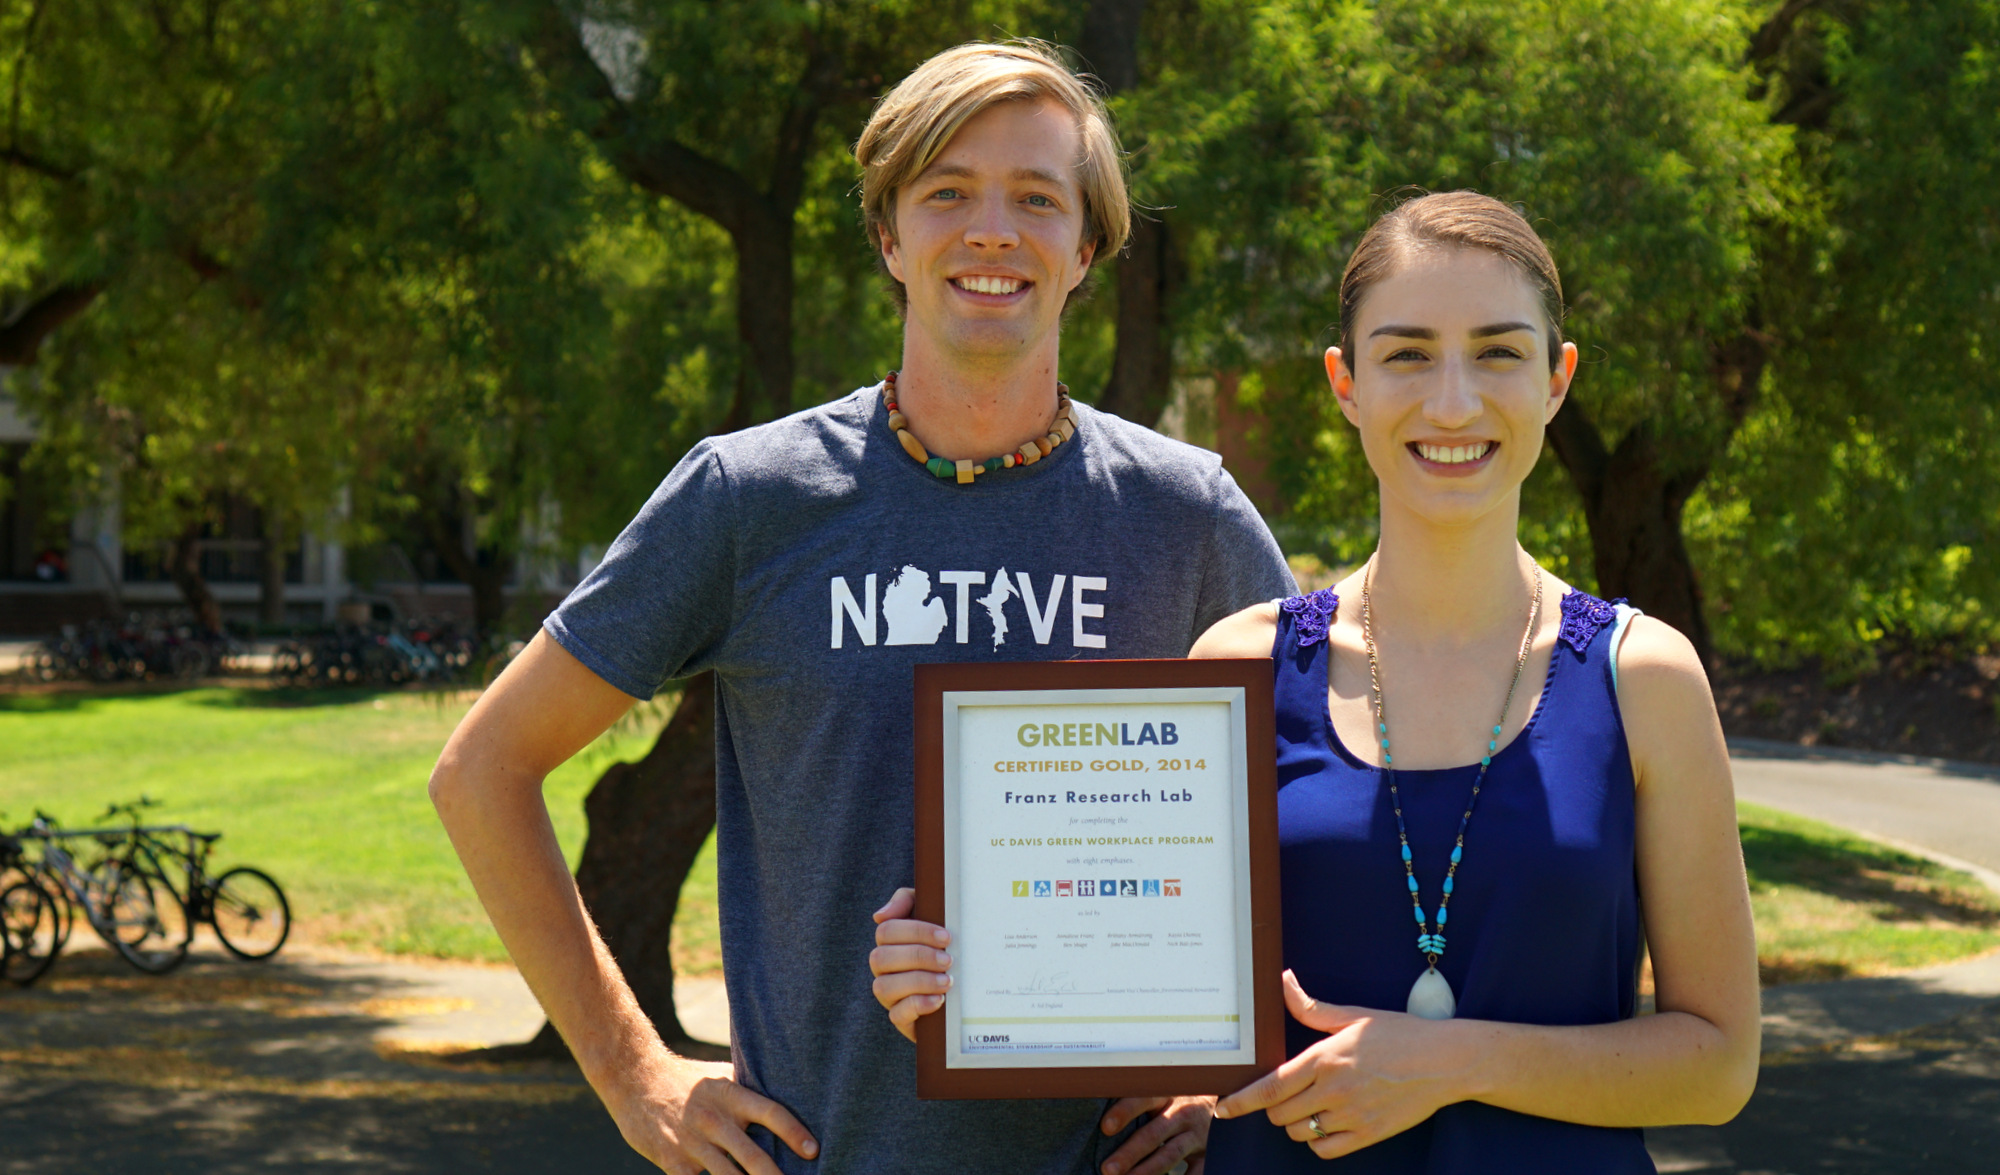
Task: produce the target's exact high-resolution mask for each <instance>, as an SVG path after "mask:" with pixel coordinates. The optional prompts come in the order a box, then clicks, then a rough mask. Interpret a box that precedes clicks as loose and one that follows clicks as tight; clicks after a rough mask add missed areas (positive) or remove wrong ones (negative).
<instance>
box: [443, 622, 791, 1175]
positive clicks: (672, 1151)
mask: <svg viewBox="0 0 2000 1175" xmlns="http://www.w3.org/2000/svg"><path fill="white" fill-rule="evenodd" d="M631 705H632V698H631V697H630V696H629V695H627V694H624V693H622V692H620V691H619V690H618V689H616V688H615V687H613V686H611V685H610V684H608V683H606V682H605V681H604V680H603V679H602V678H600V677H599V676H597V674H595V673H593V672H591V671H590V670H589V669H588V668H586V667H585V666H584V665H583V663H582V662H580V661H578V660H577V659H576V658H575V657H572V656H571V655H570V654H569V653H568V652H567V651H565V650H564V649H563V648H562V646H561V645H558V644H557V643H556V642H555V641H553V640H550V639H549V637H548V634H547V633H537V634H536V635H535V639H534V640H532V641H530V642H529V643H528V647H527V649H526V650H524V651H523V652H522V654H521V655H520V656H519V657H517V658H515V660H514V662H513V664H511V665H509V666H508V667H507V669H506V671H505V672H503V673H502V674H501V675H500V677H499V679H498V680H497V681H495V682H494V683H493V685H492V687H491V688H489V689H488V690H487V691H486V692H485V694H483V695H482V696H481V697H480V699H479V701H478V702H477V703H475V704H474V705H473V707H472V710H471V712H470V713H468V714H467V715H466V716H465V720H464V721H462V722H460V723H459V724H458V729H457V730H455V731H453V732H452V736H451V739H450V741H449V742H447V743H446V744H445V748H444V753H443V754H442V755H441V756H439V758H438V763H437V767H436V768H435V769H434V770H433V771H432V772H431V784H430V794H431V802H432V803H433V804H434V805H436V807H437V811H438V817H439V819H441V820H442V821H443V822H444V826H445V831H446V832H447V833H449V834H450V836H451V843H452V847H453V848H455V849H456V850H457V851H458V857H459V860H460V861H461V862H463V863H464V865H465V871H466V874H467V875H468V876H470V877H471V879H472V887H473V889H474V890H475V891H477V892H478V894H479V900H480V902H481V904H483V905H484V906H485V907H486V913H487V916H488V917H490V918H492V920H493V927H494V929H495V930H497V931H499V933H500V941H501V942H503V943H505V944H506V947H507V952H508V954H509V955H511V956H512V957H513V959H514V964H515V966H516V967H518V968H519V969H520V971H521V976H522V978H524V979H526V980H527V982H528V987H529V988H530V989H531V990H533V991H534V993H535V997H536V998H537V999H539V1000H540V1001H541V1004H542V1008H543V1010H544V1011H545V1012H547V1013H548V1017H549V1020H550V1022H552V1023H553V1024H554V1025H555V1026H556V1030H557V1031H558V1032H560V1033H561V1034H562V1038H563V1040H564V1042H565V1043H567V1044H568V1045H569V1048H570V1051H571V1052H572V1053H573V1054H574V1055H575V1057H576V1060H577V1064H578V1065H579V1066H581V1067H582V1069H583V1074H584V1076H585V1077H586V1078H587V1079H588V1080H589V1081H590V1084H591V1087H592V1088H594V1089H595V1090H596V1091H597V1093H598V1096H599V1097H600V1098H602V1099H603V1101H604V1105H605V1108H606V1109H608V1110H609V1111H610V1112H611V1116H612V1118H613V1119H614V1120H615V1121H616V1122H617V1123H618V1129H619V1130H620V1132H622V1133H623V1134H624V1136H625V1141H626V1142H628V1143H630V1144H631V1145H632V1148H633V1149H634V1150H636V1151H638V1152H639V1153H640V1154H642V1155H644V1156H646V1158H648V1159H649V1160H651V1161H652V1162H654V1163H657V1164H658V1165H659V1166H660V1167H661V1168H663V1169H664V1170H667V1171H670V1172H673V1173H674V1175H695V1172H698V1171H703V1170H706V1171H709V1172H713V1173H714V1175H740V1173H741V1172H749V1173H751V1175H778V1168H777V1166H776V1165H775V1164H774V1163H772V1161H771V1158H770V1156H769V1155H767V1154H765V1153H764V1152H763V1151H762V1149H761V1148H759V1147H758V1146H757V1145H756V1143H754V1142H752V1141H751V1139H750V1136H749V1135H748V1134H747V1133H746V1132H745V1127H746V1126H747V1125H748V1124H749V1123H752V1122H755V1123H758V1124H760V1125H762V1126H764V1127H765V1128H767V1129H769V1130H770V1131H771V1133H772V1134H774V1135H776V1136H777V1137H778V1138H780V1139H782V1140H784V1142H785V1144H786V1145H788V1146H790V1147H791V1148H792V1149H793V1150H794V1151H796V1152H797V1153H798V1154H800V1155H801V1156H803V1157H805V1158H808V1159H810V1158H812V1157H814V1156H815V1155H817V1154H818V1153H819V1145H818V1143H816V1142H815V1141H814V1140H813V1138H812V1136H811V1135H810V1134H809V1133H807V1131H806V1129H805V1127H804V1126H802V1125H800V1124H799V1122H798V1120H797V1119H796V1118H794V1117H792V1115H791V1114H790V1113H789V1112H788V1111H787V1110H786V1109H785V1108H784V1107H783V1106H781V1105H779V1104H778V1103H776V1102H774V1101H772V1100H770V1099H769V1098H766V1097H763V1096H761V1095H759V1094H756V1093H752V1092H751V1091H749V1090H747V1089H744V1088H743V1087H742V1086H740V1085H738V1084H736V1082H735V1081H734V1080H733V1073H732V1070H731V1068H730V1067H729V1066H728V1065H711V1064H704V1063H702V1062H698V1061H691V1060H688V1059H687V1058H685V1057H680V1056H677V1055H675V1054H674V1053H672V1052H670V1051H668V1049H667V1047H666V1046H665V1045H664V1044H662V1043H661V1041H660V1036H659V1033H658V1032H657V1031H656V1030H655V1029H654V1028H653V1025H652V1022H651V1021H650V1020H648V1019H647V1018H646V1014H645V1013H644V1012H643V1011H641V1010H640V1008H639V1002H638V1000H637V999H635V998H634V997H633V995H632V989H631V988H630V987H629V986H628V985H627V984H626V982H625V977H624V976H623V975H622V974H621V973H620V972H619V970H618V964H617V962H616V961H615V960H614V959H613V958H612V957H611V952H610V951H609V950H608V949H607V948H606V947H605V945H604V940H603V939H602V938H601V937H600V936H599V935H598V933H597V929H596V927H595V926H593V925H592V924H591V921H590V915H589V913H588V912H587V911H586V910H585V909H584V906H583V899H582V897H581V896H580V895H579V894H578V893H577V889H576V882H575V880H574V879H573V878H572V877H571V876H570V872H569V867H568V865H566V864H565V863H564V862H563V857H562V850H561V848H560V847H559V846H558V845H557V843H556V834H555V828H554V826H553V825H552V824H550V822H549V812H548V807H547V806H546V805H545V804H544V803H543V800H542V781H543V780H544V779H545V778H546V777H547V776H548V773H549V772H550V771H553V770H554V769H555V768H556V767H557V766H559V765H560V764H561V763H563V762H564V761H565V760H567V759H568V758H569V757H570V756H572V755H574V754H576V753H577V752H578V751H580V750H582V749H583V748H584V747H585V746H588V745H589V744H590V741H591V740H592V739H594V738H596V737H597V736H598V735H600V734H602V733H603V732H604V731H605V730H606V729H607V728H609V727H610V725H611V724H612V723H613V722H616V721H617V720H618V717H619V715H621V714H623V713H624V712H625V711H626V709H628V708H629V707H630V706H631Z"/></svg>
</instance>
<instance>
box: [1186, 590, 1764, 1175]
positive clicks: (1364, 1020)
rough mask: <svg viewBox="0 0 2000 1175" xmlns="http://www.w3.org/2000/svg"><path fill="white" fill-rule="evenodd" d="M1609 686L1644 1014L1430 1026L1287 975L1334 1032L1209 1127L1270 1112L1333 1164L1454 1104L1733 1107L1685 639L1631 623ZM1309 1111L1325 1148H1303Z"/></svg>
mask: <svg viewBox="0 0 2000 1175" xmlns="http://www.w3.org/2000/svg"><path fill="white" fill-rule="evenodd" d="M1619 679H1620V697H1621V700H1620V711H1621V713H1622V714H1623V715H1624V718H1625V726H1626V735H1627V743H1628V745H1629V747H1630V748H1631V754H1632V766H1633V773H1634V776H1635V779H1636V783H1637V788H1638V791H1637V806H1638V827H1637V832H1638V870H1639V888H1640V894H1641V897H1642V903H1641V908H1642V910H1643V912H1644V916H1645V922H1646V935H1647V939H1648V942H1649V945H1650V948H1651V951H1652V957H1653V976H1654V984H1655V989H1656V992H1657V995H1656V999H1655V1004H1656V1007H1657V1008H1658V1014H1657V1015H1652V1016H1642V1017H1639V1018H1637V1019H1634V1020H1626V1021H1622V1022H1620V1023H1617V1024H1600V1025H1589V1026H1581V1027H1541V1026H1535V1025H1525V1024H1499V1023H1493V1022H1489V1021H1477V1020H1447V1021H1443V1022H1436V1023H1434V1022H1431V1021H1425V1020H1419V1019H1417V1018H1415V1017H1412V1016H1407V1015H1403V1014H1401V1013H1394V1012H1380V1011H1375V1010H1372V1009H1364V1008H1343V1007H1336V1006H1333V1005H1327V1004H1320V1003H1318V1002H1316V1001H1314V1000H1312V999H1311V998H1310V997H1309V996H1307V995H1306V994H1305V993H1304V992H1303V991H1300V990H1299V989H1298V987H1297V985H1296V983H1292V982H1288V983H1287V985H1286V986H1287V1001H1288V1002H1289V1003H1290V1004H1291V1005H1292V1011H1293V1015H1294V1016H1296V1017H1297V1018H1298V1019H1299V1020H1300V1021H1301V1022H1302V1023H1305V1024H1307V1025H1309V1026H1311V1027H1314V1028H1318V1029H1320V1030H1321V1031H1324V1032H1330V1033H1332V1035H1331V1036H1329V1037H1328V1038H1327V1039H1326V1040H1323V1041H1320V1042H1319V1043H1317V1044H1315V1045H1314V1046H1313V1047H1312V1048H1310V1049H1308V1050H1306V1051H1305V1052H1304V1053H1301V1054H1300V1055H1299V1056H1297V1057H1294V1058H1292V1059H1291V1060H1290V1061H1287V1062H1286V1063H1285V1064H1284V1065H1283V1066H1281V1067H1280V1068H1279V1069H1278V1070H1277V1071H1276V1072H1274V1073H1272V1074H1271V1075H1270V1076H1268V1077H1265V1078H1263V1079H1262V1080H1260V1081H1258V1082H1256V1083H1254V1084H1252V1085H1250V1086H1248V1087H1246V1088H1245V1089H1243V1090H1241V1091H1239V1092H1237V1093H1235V1094H1232V1095H1230V1096H1229V1097H1228V1098H1225V1099H1223V1101H1222V1103H1221V1104H1220V1105H1219V1106H1218V1107H1217V1109H1216V1114H1217V1116H1218V1117H1233V1116H1236V1115H1240V1114H1244V1113H1248V1112H1250V1111H1252V1110H1258V1109H1263V1110H1266V1111H1267V1112H1268V1113H1269V1115H1270V1118H1271V1120H1272V1121H1273V1122H1274V1123H1276V1124H1277V1125H1280V1126H1284V1127H1286V1128H1287V1129H1288V1132H1289V1133H1290V1134H1291V1136H1292V1137H1294V1138H1297V1139H1300V1140H1301V1141H1307V1140H1311V1141H1312V1147H1313V1150H1314V1151H1315V1152H1316V1153H1318V1154H1320V1155H1321V1156H1323V1157H1327V1158H1332V1157H1336V1156H1338V1155H1342V1154H1347V1153H1349V1152H1351V1151H1354V1150H1358V1149H1360V1148H1361V1147H1364V1146H1367V1145H1369V1144H1371V1143H1374V1142H1377V1141H1379V1140H1381V1139H1383V1138H1386V1137H1388V1136H1389V1135H1392V1134H1396V1133H1398V1132H1400V1131H1402V1130H1406V1129H1408V1128H1409V1127H1411V1126H1413V1125H1415V1124H1416V1123H1418V1122H1421V1121H1423V1120H1424V1119H1425V1118H1427V1117H1429V1116H1430V1115H1431V1114H1432V1113H1434V1112H1435V1111H1436V1110H1437V1109H1438V1108H1439V1107H1442V1106H1446V1105H1450V1104H1452V1103H1454V1102H1459V1101H1481V1102H1486V1103H1488V1104H1490V1105H1495V1106H1500V1107H1503V1108H1505V1109H1510V1110H1516V1111H1519V1112H1521V1113H1525V1114H1535V1115H1538V1116H1541V1117H1546V1118H1558V1119H1562V1120H1564V1121H1569V1122H1581V1123H1586V1124H1589V1125H1595V1126H1660V1125H1669V1124H1679V1123H1695V1122H1701V1123H1718V1122H1726V1121H1728V1120H1729V1119H1730V1118H1732V1117H1734V1116H1735V1115H1736V1113H1737V1112H1738V1111H1739V1110H1741V1109H1742V1108H1743V1104H1744V1103H1745V1102H1746V1101H1748V1100H1749V1097H1750V1093H1751V1090H1752V1089H1753V1088H1754V1087H1755V1085H1756V1080H1757V1057H1758V1048H1759V1025H1758V1008H1757V957H1756V941H1755V937H1754V935H1753V932H1752V928H1751V922H1750V899H1749V894H1748V890H1747V887H1746V885H1745V882H1744V876H1743V857H1742V850H1741V847H1740V844H1739V841H1738V839H1737V832H1736V808H1735V796H1734V788H1733V785H1732V784H1731V781H1730V776H1729V757H1728V751H1727V749H1726V747H1725V746H1724V744H1723V740H1722V729H1721V725H1720V723H1719V722H1718V721H1717V719H1716V715H1715V705H1714V702H1713V700H1712V699H1711V697H1710V695H1709V690H1708V679H1707V676H1706V674H1705V673H1704V672H1703V670H1702V667H1701V663H1700V661H1699V659H1698V658H1697V657H1696V656H1695V653H1694V649H1693V647H1692V646H1690V645H1689V644H1688V642H1687V640H1686V638H1684V637H1682V636H1681V635H1680V634H1679V633H1677V632H1675V631H1674V630H1673V629H1672V628H1669V627H1668V626H1667V625H1665V624H1662V623H1660V622H1658V621H1655V620H1650V619H1647V618H1644V617H1641V618H1639V619H1637V620H1635V621H1634V622H1633V623H1632V625H1631V626H1630V628H1629V629H1628V630H1627V635H1626V640H1625V647H1624V650H1623V652H1622V654H1621V656H1620V660H1619ZM1315 1113H1317V1115H1318V1117H1317V1123H1318V1125H1319V1127H1320V1129H1321V1130H1322V1131H1324V1132H1325V1133H1326V1134H1327V1135H1328V1137H1326V1138H1325V1139H1318V1140H1315V1139H1314V1138H1313V1133H1312V1129H1311V1124H1310V1123H1309V1122H1308V1118H1309V1117H1310V1116H1311V1115H1313V1114H1315Z"/></svg>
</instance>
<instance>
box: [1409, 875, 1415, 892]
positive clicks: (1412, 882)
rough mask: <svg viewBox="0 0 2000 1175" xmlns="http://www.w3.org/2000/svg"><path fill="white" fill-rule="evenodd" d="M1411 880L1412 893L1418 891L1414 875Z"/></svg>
mask: <svg viewBox="0 0 2000 1175" xmlns="http://www.w3.org/2000/svg"><path fill="white" fill-rule="evenodd" d="M1409 882H1410V892H1411V893H1415V892H1417V879H1416V878H1414V877H1412V878H1410V879H1409Z"/></svg>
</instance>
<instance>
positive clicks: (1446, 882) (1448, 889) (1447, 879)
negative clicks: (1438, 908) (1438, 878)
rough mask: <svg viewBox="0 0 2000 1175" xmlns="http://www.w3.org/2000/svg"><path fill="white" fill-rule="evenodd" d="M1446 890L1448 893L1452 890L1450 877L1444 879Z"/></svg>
mask: <svg viewBox="0 0 2000 1175" xmlns="http://www.w3.org/2000/svg"><path fill="white" fill-rule="evenodd" d="M1444 892H1446V893H1450V892H1451V878H1449V877H1447V878H1445V879H1444Z"/></svg>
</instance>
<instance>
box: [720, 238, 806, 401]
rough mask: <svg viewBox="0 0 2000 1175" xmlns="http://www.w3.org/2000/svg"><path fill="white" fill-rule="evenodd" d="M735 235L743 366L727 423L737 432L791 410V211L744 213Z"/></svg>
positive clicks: (738, 336) (737, 312) (738, 376)
mask: <svg viewBox="0 0 2000 1175" xmlns="http://www.w3.org/2000/svg"><path fill="white" fill-rule="evenodd" d="M745 220H746V221H747V222H748V223H747V224H746V225H745V226H744V228H743V229H742V230H740V231H738V232H737V233H736V234H735V236H734V240H735V244H736V338H737V341H738V342H739V343H740V344H741V347H742V360H741V362H742V367H741V368H740V369H739V370H738V371H737V374H736V403H735V404H734V405H732V406H731V408H730V411H729V417H728V420H727V422H726V424H725V429H726V430H727V431H731V432H733V431H735V430H736V429H739V428H746V427H748V426H750V425H753V424H763V423H764V422H766V421H770V420H776V419H777V418H778V417H780V416H784V415H786V414H787V413H789V412H790V411H791V410H792V297H793V294H794V292H795V289H794V287H795V284H796V283H795V281H794V279H793V275H792V211H791V210H790V209H786V210H785V211H784V213H783V214H782V215H779V214H775V213H774V214H771V215H762V216H748V217H745Z"/></svg>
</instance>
